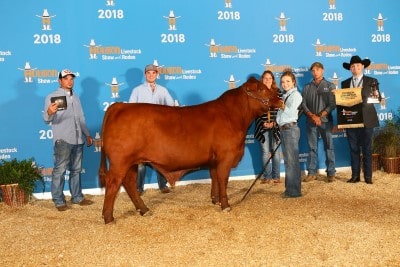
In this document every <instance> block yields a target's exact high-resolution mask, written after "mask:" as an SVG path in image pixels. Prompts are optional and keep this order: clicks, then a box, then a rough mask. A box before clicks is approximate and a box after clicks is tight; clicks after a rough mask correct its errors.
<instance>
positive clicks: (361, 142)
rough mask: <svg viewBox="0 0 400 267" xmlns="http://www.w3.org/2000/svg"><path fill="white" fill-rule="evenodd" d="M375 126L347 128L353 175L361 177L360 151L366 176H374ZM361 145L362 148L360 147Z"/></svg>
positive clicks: (369, 177) (353, 176)
mask: <svg viewBox="0 0 400 267" xmlns="http://www.w3.org/2000/svg"><path fill="white" fill-rule="evenodd" d="M373 133H374V129H373V128H349V129H347V130H346V134H347V141H348V142H349V147H350V158H351V177H352V178H360V171H361V166H360V165H361V164H360V159H361V156H360V152H362V155H363V166H364V178H367V179H371V178H372V149H371V144H372V135H373ZM360 147H361V149H360Z"/></svg>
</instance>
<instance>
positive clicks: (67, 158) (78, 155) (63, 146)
mask: <svg viewBox="0 0 400 267" xmlns="http://www.w3.org/2000/svg"><path fill="white" fill-rule="evenodd" d="M82 153H83V144H81V145H71V144H68V143H66V142H65V141H64V140H56V142H55V144H54V168H53V174H52V179H51V196H52V198H53V202H54V204H55V205H56V206H62V205H65V204H66V202H65V196H64V192H63V191H64V184H65V173H66V171H67V170H69V190H70V192H71V202H72V203H79V202H81V201H82V200H83V194H82V186H81V170H82Z"/></svg>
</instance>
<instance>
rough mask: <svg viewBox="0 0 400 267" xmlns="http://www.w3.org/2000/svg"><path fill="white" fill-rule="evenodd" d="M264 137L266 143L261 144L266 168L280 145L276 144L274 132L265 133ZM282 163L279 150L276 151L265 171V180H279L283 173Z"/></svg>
mask: <svg viewBox="0 0 400 267" xmlns="http://www.w3.org/2000/svg"><path fill="white" fill-rule="evenodd" d="M264 137H265V142H264V143H261V150H262V162H263V168H264V167H265V164H266V163H267V161H268V160H269V158H270V156H271V153H272V152H273V151H274V150H275V148H276V147H277V146H278V145H279V143H278V144H277V143H276V142H275V138H274V136H273V133H272V131H265V133H264ZM280 161H281V159H280V155H279V150H278V149H277V150H276V151H275V154H274V156H273V157H272V158H271V160H270V161H269V163H268V165H267V166H266V167H265V169H264V178H265V179H275V178H279V176H280V172H281V170H280ZM271 163H272V164H271Z"/></svg>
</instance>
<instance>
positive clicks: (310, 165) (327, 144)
mask: <svg viewBox="0 0 400 267" xmlns="http://www.w3.org/2000/svg"><path fill="white" fill-rule="evenodd" d="M332 127H333V123H332V122H323V123H322V125H321V126H316V125H315V124H313V123H311V122H309V121H308V120H307V142H308V159H307V170H308V174H309V175H315V174H316V172H317V168H318V135H321V139H322V142H323V144H324V150H325V165H326V172H327V174H328V175H329V176H334V175H335V172H336V170H335V152H334V146H333V139H332Z"/></svg>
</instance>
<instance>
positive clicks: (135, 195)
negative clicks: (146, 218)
mask: <svg viewBox="0 0 400 267" xmlns="http://www.w3.org/2000/svg"><path fill="white" fill-rule="evenodd" d="M137 172H138V165H133V166H132V167H131V168H130V169H129V171H128V173H127V174H126V176H125V178H124V180H123V181H122V185H123V186H124V188H125V191H126V192H127V193H128V195H129V197H130V199H131V200H132V202H133V205H135V208H136V210H139V212H140V215H146V214H148V212H149V208H147V207H146V205H145V204H144V202H143V200H142V198H141V197H140V195H139V192H138V191H137V186H136V178H137Z"/></svg>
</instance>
